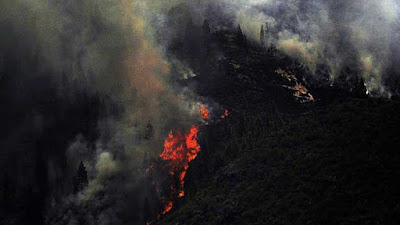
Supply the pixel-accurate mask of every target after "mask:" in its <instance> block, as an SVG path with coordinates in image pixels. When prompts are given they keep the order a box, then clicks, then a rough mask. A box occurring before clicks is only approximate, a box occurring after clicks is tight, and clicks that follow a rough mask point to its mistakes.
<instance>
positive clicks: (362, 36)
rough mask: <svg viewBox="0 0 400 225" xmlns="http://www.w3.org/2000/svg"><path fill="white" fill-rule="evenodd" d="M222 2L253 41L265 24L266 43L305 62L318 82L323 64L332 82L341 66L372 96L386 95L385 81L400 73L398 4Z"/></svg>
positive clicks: (392, 0)
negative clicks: (229, 7) (353, 72)
mask: <svg viewBox="0 0 400 225" xmlns="http://www.w3.org/2000/svg"><path fill="white" fill-rule="evenodd" d="M226 2H227V4H229V5H232V7H233V8H234V10H235V11H236V13H235V14H236V21H237V23H241V24H243V26H242V27H243V29H244V30H245V31H247V33H248V34H249V35H250V36H252V37H253V38H254V39H257V38H258V37H259V27H260V25H261V24H262V23H265V22H267V24H268V26H269V29H270V31H269V35H270V36H269V41H270V43H272V44H274V45H275V46H277V48H278V49H280V50H282V51H283V52H284V53H286V54H288V55H289V56H293V57H296V58H298V59H300V61H302V62H304V63H305V64H306V65H307V66H308V67H309V68H310V70H311V71H312V72H313V73H314V74H315V77H316V78H317V79H318V78H319V77H318V76H321V74H319V72H320V71H318V66H319V65H321V64H325V65H328V66H329V68H330V72H329V75H330V79H331V80H332V81H333V80H334V79H335V78H336V77H338V76H339V75H340V73H341V70H343V69H344V68H345V67H352V68H353V69H354V70H356V71H359V74H358V76H360V77H362V78H363V79H364V81H365V84H366V86H367V89H368V90H369V91H370V92H374V93H376V94H384V92H386V91H389V90H386V89H385V85H384V84H387V82H386V79H388V78H389V77H391V76H396V77H398V76H399V74H400V71H399V68H398V66H395V65H397V63H396V62H398V61H399V59H400V58H399V57H398V56H399V54H398V52H399V50H400V45H399V28H400V23H399V22H398V21H399V2H398V1H396V0H385V1H378V0H356V1H345V0H343V1H334V2H325V1H318V0H282V1H273V0H258V1H257V0H254V1H226ZM232 12H234V11H233V10H232ZM387 85H389V86H390V84H387ZM389 92H390V91H389Z"/></svg>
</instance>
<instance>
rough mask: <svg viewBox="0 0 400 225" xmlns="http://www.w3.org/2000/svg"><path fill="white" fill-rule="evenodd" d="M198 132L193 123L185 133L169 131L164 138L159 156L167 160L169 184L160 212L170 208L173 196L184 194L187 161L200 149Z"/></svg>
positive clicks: (193, 157) (192, 158) (179, 196)
mask: <svg viewBox="0 0 400 225" xmlns="http://www.w3.org/2000/svg"><path fill="white" fill-rule="evenodd" d="M207 112H208V111H207ZM198 132H199V128H198V126H196V125H193V126H192V127H191V128H190V129H189V131H187V132H186V133H185V134H181V132H179V131H175V132H172V131H171V132H170V133H169V134H168V137H167V138H166V139H165V140H164V150H163V152H162V153H161V154H160V158H162V159H163V160H166V161H168V164H167V168H168V169H169V175H170V176H171V186H170V196H169V199H168V202H167V204H166V206H165V207H164V210H163V211H162V213H161V214H165V213H167V212H168V211H170V210H171V209H172V206H173V204H174V196H176V195H178V198H181V197H183V196H184V195H185V191H184V184H185V176H186V172H187V169H188V168H189V162H191V161H192V160H194V159H195V158H196V156H197V153H198V152H199V151H200V145H199V143H198V141H197V133H198ZM176 178H178V180H179V183H178V184H176V183H175V180H176Z"/></svg>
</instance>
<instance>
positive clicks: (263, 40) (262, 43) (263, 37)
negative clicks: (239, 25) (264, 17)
mask: <svg viewBox="0 0 400 225" xmlns="http://www.w3.org/2000/svg"><path fill="white" fill-rule="evenodd" d="M260 43H261V46H262V47H264V46H265V31H264V24H261V30H260Z"/></svg>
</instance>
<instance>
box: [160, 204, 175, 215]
mask: <svg viewBox="0 0 400 225" xmlns="http://www.w3.org/2000/svg"><path fill="white" fill-rule="evenodd" d="M173 205H174V203H173V202H172V201H169V202H168V204H167V205H166V206H165V209H164V211H163V212H162V213H161V214H163V215H164V214H165V213H167V212H169V211H170V210H171V209H172V206H173Z"/></svg>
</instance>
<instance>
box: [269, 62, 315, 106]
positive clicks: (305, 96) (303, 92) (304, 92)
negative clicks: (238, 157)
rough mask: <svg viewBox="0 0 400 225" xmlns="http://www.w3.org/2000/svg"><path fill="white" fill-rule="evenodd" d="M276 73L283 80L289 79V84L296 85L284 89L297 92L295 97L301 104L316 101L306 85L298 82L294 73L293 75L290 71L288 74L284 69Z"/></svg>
mask: <svg viewBox="0 0 400 225" xmlns="http://www.w3.org/2000/svg"><path fill="white" fill-rule="evenodd" d="M275 72H276V73H277V74H279V75H280V76H282V77H283V78H285V79H287V80H288V81H289V82H292V83H293V82H294V83H295V85H294V86H287V85H283V87H285V88H287V89H290V90H294V91H295V92H294V94H293V95H294V96H295V97H296V98H298V99H300V101H301V102H311V101H314V96H312V95H311V93H309V92H308V89H307V88H306V87H305V86H304V85H302V84H301V83H300V82H298V80H297V78H296V76H295V75H294V74H293V73H291V72H290V71H289V72H287V71H285V70H283V69H277V70H276V71H275Z"/></svg>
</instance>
